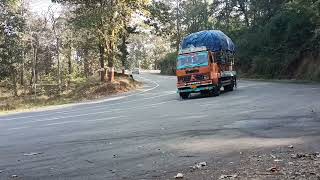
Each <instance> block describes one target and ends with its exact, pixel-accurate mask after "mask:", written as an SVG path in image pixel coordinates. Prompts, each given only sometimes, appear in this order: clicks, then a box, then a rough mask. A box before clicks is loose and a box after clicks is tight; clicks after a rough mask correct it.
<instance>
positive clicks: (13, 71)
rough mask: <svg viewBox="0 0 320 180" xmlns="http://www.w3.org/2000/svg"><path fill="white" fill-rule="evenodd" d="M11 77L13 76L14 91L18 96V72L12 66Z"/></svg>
mask: <svg viewBox="0 0 320 180" xmlns="http://www.w3.org/2000/svg"><path fill="white" fill-rule="evenodd" d="M11 73H12V74H11V78H12V84H13V93H14V96H18V88H17V72H16V69H15V67H12V68H11Z"/></svg>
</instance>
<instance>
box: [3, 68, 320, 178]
mask: <svg viewBox="0 0 320 180" xmlns="http://www.w3.org/2000/svg"><path fill="white" fill-rule="evenodd" d="M136 78H137V79H139V80H141V81H144V82H145V83H146V84H145V87H144V89H142V90H140V91H137V92H133V93H128V94H124V95H120V96H115V97H112V98H111V99H107V100H104V101H99V102H95V103H83V104H79V105H72V106H67V107H64V108H60V109H53V110H47V111H42V112H30V113H20V114H14V115H9V116H1V117H0V128H1V129H0V179H11V178H12V175H17V176H18V178H16V179H19V178H20V179H32V180H34V179H39V180H44V179H68V180H69V179H71V180H73V179H90V180H92V179H161V178H162V177H164V176H166V177H172V176H173V175H175V174H176V173H177V172H178V171H179V169H183V168H187V167H189V166H190V165H193V164H194V163H195V162H200V161H209V160H210V159H212V158H221V159H223V158H226V157H232V154H233V153H239V151H245V150H249V149H255V148H269V147H275V146H283V145H290V144H293V145H301V146H305V147H308V148H313V149H317V148H319V147H320V143H319V142H320V138H319V137H320V118H319V115H320V86H319V85H306V84H293V83H272V82H255V81H240V83H239V87H238V89H237V90H235V91H233V92H229V93H223V94H222V95H221V96H219V97H210V98H202V97H200V96H194V97H193V98H191V99H189V100H180V99H179V97H178V95H177V94H176V93H175V91H176V88H175V77H169V76H160V75H150V74H144V75H140V76H137V77H136Z"/></svg>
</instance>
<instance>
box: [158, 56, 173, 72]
mask: <svg viewBox="0 0 320 180" xmlns="http://www.w3.org/2000/svg"><path fill="white" fill-rule="evenodd" d="M159 66H160V70H161V74H166V75H175V74H176V67H177V53H176V52H174V53H168V54H167V55H166V56H165V57H164V58H163V59H162V60H161V61H160V63H159Z"/></svg>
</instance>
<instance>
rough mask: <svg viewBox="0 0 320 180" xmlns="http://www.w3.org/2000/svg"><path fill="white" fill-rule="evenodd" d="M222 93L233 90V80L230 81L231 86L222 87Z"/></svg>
mask: <svg viewBox="0 0 320 180" xmlns="http://www.w3.org/2000/svg"><path fill="white" fill-rule="evenodd" d="M223 88H224V91H226V92H228V91H233V88H234V80H233V79H232V80H231V84H229V85H227V86H223Z"/></svg>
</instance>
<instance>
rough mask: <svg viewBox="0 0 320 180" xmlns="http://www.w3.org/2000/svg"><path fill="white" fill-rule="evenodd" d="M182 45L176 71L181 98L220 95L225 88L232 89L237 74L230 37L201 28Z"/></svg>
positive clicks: (235, 83) (234, 85)
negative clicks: (192, 95) (192, 94)
mask: <svg viewBox="0 0 320 180" xmlns="http://www.w3.org/2000/svg"><path fill="white" fill-rule="evenodd" d="M209 35H210V36H209ZM208 36H209V37H208ZM203 37H207V38H206V39H203ZM190 39H191V41H190ZM190 44H191V45H190ZM181 46H182V48H181V50H180V51H179V55H178V58H177V70H176V75H177V80H178V82H177V88H178V93H179V95H180V97H181V98H183V99H186V98H188V97H189V96H190V94H191V93H201V94H207V95H210V96H219V95H220V89H221V88H222V87H223V88H224V91H233V89H234V87H236V85H237V73H236V71H235V68H234V52H235V51H234V45H233V42H232V41H231V39H230V38H228V37H227V36H226V35H225V34H224V33H222V32H221V31H201V32H198V33H194V34H191V35H189V36H187V37H186V38H185V39H184V41H183V42H182V45H181Z"/></svg>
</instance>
